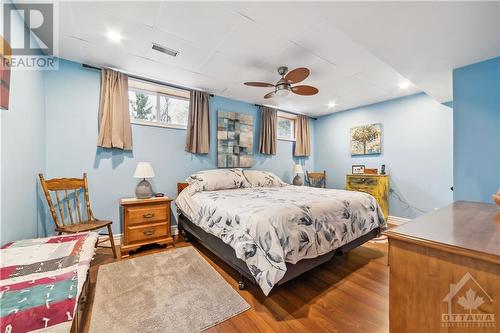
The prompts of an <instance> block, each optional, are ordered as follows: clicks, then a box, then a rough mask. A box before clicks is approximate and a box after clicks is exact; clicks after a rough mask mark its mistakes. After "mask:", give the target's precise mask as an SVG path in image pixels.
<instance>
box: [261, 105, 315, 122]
mask: <svg viewBox="0 0 500 333" xmlns="http://www.w3.org/2000/svg"><path fill="white" fill-rule="evenodd" d="M254 105H255V106H258V107H264V105H260V104H254ZM276 110H278V111H280V112H284V113H289V114H293V115H296V116H306V117H308V118H310V119H312V120H318V118H315V117H311V116H308V115H306V114H302V113H296V112H292V111H286V110H281V109H276Z"/></svg>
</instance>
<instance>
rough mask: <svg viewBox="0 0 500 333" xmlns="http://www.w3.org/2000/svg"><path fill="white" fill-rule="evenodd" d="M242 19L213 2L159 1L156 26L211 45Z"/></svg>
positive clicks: (192, 40)
mask: <svg viewBox="0 0 500 333" xmlns="http://www.w3.org/2000/svg"><path fill="white" fill-rule="evenodd" d="M244 20H245V19H244V18H243V17H242V16H241V15H239V14H237V13H235V12H233V11H230V10H228V9H226V8H224V7H222V6H220V5H219V4H217V3H208V2H187V1H186V2H170V1H167V2H164V3H163V6H162V8H161V14H160V16H159V19H158V21H157V24H156V27H157V28H158V29H160V30H163V31H165V32H168V33H171V34H173V35H176V36H178V37H180V38H184V39H186V40H188V41H191V42H194V43H197V44H199V45H203V46H205V47H210V48H212V47H215V46H216V45H217V44H218V43H219V42H220V41H221V40H222V39H224V37H225V36H226V35H227V34H228V33H229V32H230V31H232V29H233V28H234V27H235V26H236V25H237V24H238V23H240V22H243V21H244Z"/></svg>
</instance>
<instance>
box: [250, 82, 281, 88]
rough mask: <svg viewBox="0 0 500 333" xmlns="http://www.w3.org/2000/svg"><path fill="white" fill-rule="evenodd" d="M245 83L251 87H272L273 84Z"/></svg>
mask: <svg viewBox="0 0 500 333" xmlns="http://www.w3.org/2000/svg"><path fill="white" fill-rule="evenodd" d="M245 85H247V86H252V87H274V84H272V83H266V82H245Z"/></svg>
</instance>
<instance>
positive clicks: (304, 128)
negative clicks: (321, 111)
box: [293, 115, 311, 156]
mask: <svg viewBox="0 0 500 333" xmlns="http://www.w3.org/2000/svg"><path fill="white" fill-rule="evenodd" d="M293 155H294V156H309V155H311V137H310V130H309V117H307V116H303V115H299V116H297V120H296V121H295V151H294V154H293Z"/></svg>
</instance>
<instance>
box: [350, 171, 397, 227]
mask: <svg viewBox="0 0 500 333" xmlns="http://www.w3.org/2000/svg"><path fill="white" fill-rule="evenodd" d="M345 184H346V185H345V188H346V190H348V191H359V192H365V193H369V194H371V195H373V196H374V197H375V199H377V202H378V204H379V205H380V208H382V212H383V213H384V217H385V219H386V220H387V218H388V217H389V176H387V175H347V176H346V180H345Z"/></svg>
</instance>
